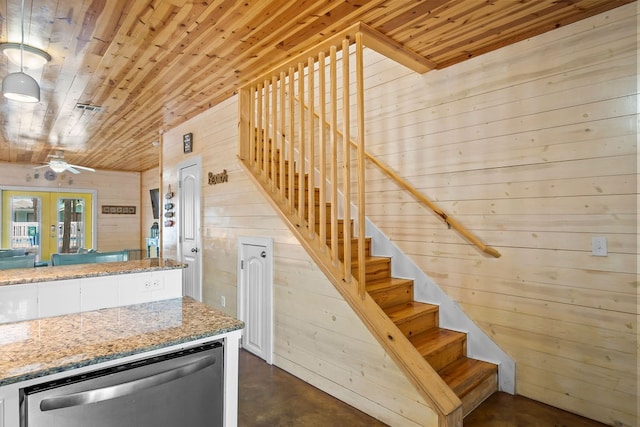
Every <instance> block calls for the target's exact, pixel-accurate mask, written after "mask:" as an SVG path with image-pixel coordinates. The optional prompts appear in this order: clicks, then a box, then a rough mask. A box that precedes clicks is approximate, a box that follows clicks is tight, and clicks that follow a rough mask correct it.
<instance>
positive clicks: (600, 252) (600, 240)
mask: <svg viewBox="0 0 640 427" xmlns="http://www.w3.org/2000/svg"><path fill="white" fill-rule="evenodd" d="M591 255H593V256H607V238H606V237H592V238H591Z"/></svg>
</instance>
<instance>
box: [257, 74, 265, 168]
mask: <svg viewBox="0 0 640 427" xmlns="http://www.w3.org/2000/svg"><path fill="white" fill-rule="evenodd" d="M262 95H263V93H262V83H258V86H257V88H256V104H257V107H258V112H257V114H256V134H257V136H258V144H257V151H256V153H255V156H256V165H257V167H258V174H259V175H260V176H262V177H263V178H264V169H263V164H262V160H263V159H264V131H263V129H262V103H263V100H262Z"/></svg>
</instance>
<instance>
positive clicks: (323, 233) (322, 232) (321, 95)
mask: <svg viewBox="0 0 640 427" xmlns="http://www.w3.org/2000/svg"><path fill="white" fill-rule="evenodd" d="M324 61H325V58H324V52H320V54H319V55H318V108H319V109H320V112H319V115H320V119H319V120H318V124H319V128H318V139H319V140H320V141H319V151H320V156H319V157H320V159H319V162H320V183H319V187H320V192H319V193H320V194H319V197H318V198H319V199H320V200H319V205H320V209H319V216H320V220H319V221H320V228H319V231H318V235H319V236H320V239H321V241H322V242H325V243H326V241H327V211H326V209H325V207H326V203H327V202H326V200H327V195H326V190H327V186H326V183H327V163H326V157H327V154H326V136H325V129H326V127H325V119H326V117H325V116H326V107H325V102H326V97H325V85H326V82H325V63H324ZM321 248H322V250H323V251H324V250H326V249H325V248H326V244H324V245H321Z"/></svg>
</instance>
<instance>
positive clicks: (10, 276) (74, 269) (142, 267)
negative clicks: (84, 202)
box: [0, 258, 185, 286]
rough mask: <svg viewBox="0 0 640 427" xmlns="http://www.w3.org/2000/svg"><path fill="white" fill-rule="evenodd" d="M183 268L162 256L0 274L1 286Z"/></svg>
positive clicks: (182, 265) (183, 266) (183, 265)
mask: <svg viewBox="0 0 640 427" xmlns="http://www.w3.org/2000/svg"><path fill="white" fill-rule="evenodd" d="M181 268H185V264H182V263H179V262H177V261H174V260H171V259H162V258H147V259H141V260H135V261H123V262H104V263H97V264H76V265H60V266H56V267H37V268H16V269H12V270H3V271H2V274H1V275H0V286H3V285H19V284H23V283H38V282H49V281H54V280H67V279H80V278H83V277H99V276H113V275H118V274H131V273H144V272H148V271H158V270H173V269H181Z"/></svg>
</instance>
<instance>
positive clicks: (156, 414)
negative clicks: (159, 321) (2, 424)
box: [20, 342, 224, 427]
mask: <svg viewBox="0 0 640 427" xmlns="http://www.w3.org/2000/svg"><path fill="white" fill-rule="evenodd" d="M223 352H224V347H223V346H222V344H221V343H220V342H212V343H207V344H204V345H199V346H196V347H193V348H188V349H185V350H181V351H178V352H173V353H168V354H163V355H159V356H155V357H150V358H147V359H143V360H139V361H134V362H131V363H126V364H122V365H118V366H114V367H111V368H107V369H102V370H98V371H94V372H89V373H84V374H80V375H75V376H71V377H67V378H63V379H60V380H55V381H49V382H45V383H41V384H37V385H33V386H30V387H26V388H24V389H21V390H20V425H21V427H43V426H46V427H79V426H82V427H87V426H91V427H114V426H119V427H120V426H131V427H133V426H135V427H147V426H148V427H151V426H153V427H158V426H167V427H169V426H171V427H175V426H185V427H187V426H188V427H204V426H207V427H209V426H215V427H217V426H222V419H223V418H222V417H223V400H224V396H223V385H224V384H223V381H224V372H223V369H224V367H223Z"/></svg>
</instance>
